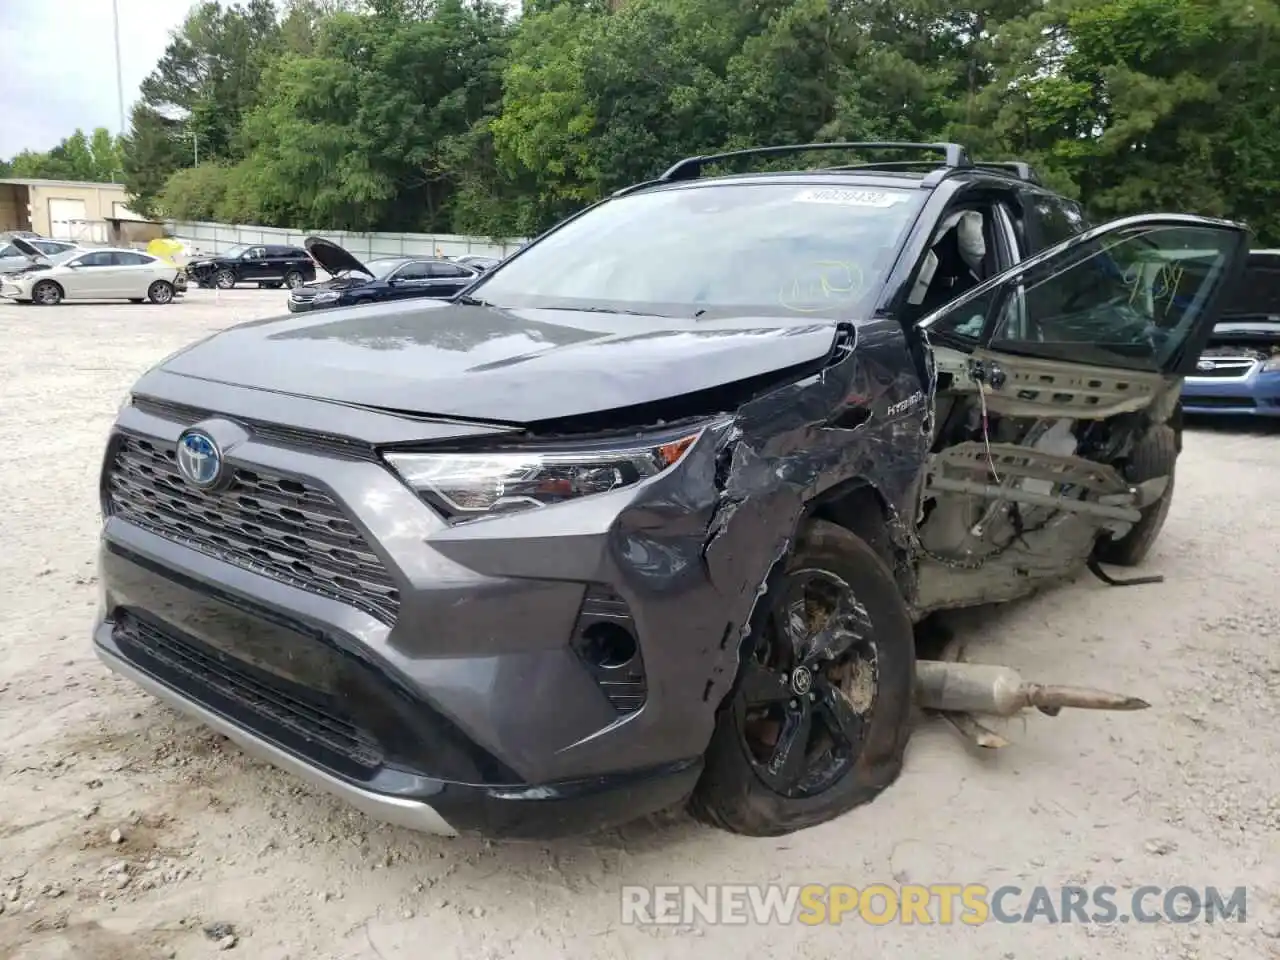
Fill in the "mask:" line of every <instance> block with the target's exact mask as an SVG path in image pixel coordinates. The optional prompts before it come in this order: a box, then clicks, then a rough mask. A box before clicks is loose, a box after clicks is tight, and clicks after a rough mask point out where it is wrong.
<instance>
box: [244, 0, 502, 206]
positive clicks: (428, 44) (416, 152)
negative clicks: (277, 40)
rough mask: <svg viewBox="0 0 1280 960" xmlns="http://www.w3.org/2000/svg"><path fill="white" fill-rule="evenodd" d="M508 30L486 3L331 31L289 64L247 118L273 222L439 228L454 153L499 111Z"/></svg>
mask: <svg viewBox="0 0 1280 960" xmlns="http://www.w3.org/2000/svg"><path fill="white" fill-rule="evenodd" d="M508 30H509V27H508V24H507V22H506V20H505V18H504V17H503V15H502V11H501V8H500V7H499V6H498V5H496V4H491V3H488V2H483V0H479V2H472V3H469V4H465V5H464V4H463V3H462V2H461V0H441V2H440V3H439V4H437V5H436V6H435V7H434V9H433V11H432V15H431V16H430V17H425V18H420V17H416V16H414V17H409V16H406V14H405V11H404V9H403V8H401V7H398V6H394V5H393V6H390V7H387V8H386V9H383V10H382V12H380V13H377V14H373V15H356V14H350V13H338V14H335V15H334V16H332V17H331V18H329V19H328V20H326V21H325V22H324V24H323V26H322V29H321V31H320V34H319V36H318V38H317V40H316V47H315V50H314V52H313V53H312V54H310V55H303V56H299V55H288V56H285V57H283V58H282V59H281V61H280V62H279V63H278V65H277V66H276V68H275V69H274V70H273V72H272V73H271V75H270V77H269V80H268V85H269V86H270V87H271V89H272V91H273V93H272V96H271V98H270V99H268V100H265V101H264V102H263V103H262V104H261V105H260V106H259V107H257V108H256V109H255V110H253V111H252V112H251V113H250V114H249V115H248V117H247V118H246V123H245V127H244V134H245V137H246V142H247V143H248V144H249V145H250V153H249V156H248V158H247V159H246V161H245V166H246V167H247V168H251V169H252V171H253V174H252V182H253V183H254V184H255V187H254V189H255V190H256V191H257V192H258V194H257V195H258V200H259V208H260V209H261V210H262V212H264V213H265V214H267V216H268V217H269V219H270V220H271V222H298V223H308V224H311V223H315V224H321V223H322V224H326V225H332V226H334V227H339V228H345V229H354V230H371V229H374V228H375V227H380V228H382V229H392V230H396V229H399V230H413V229H439V228H440V227H441V226H444V225H445V224H446V223H447V219H448V207H449V199H450V196H451V192H452V187H453V184H454V182H455V181H456V179H457V171H456V170H455V168H453V167H451V166H450V163H449V159H450V158H455V159H456V157H457V151H456V150H454V149H453V147H452V144H453V142H454V140H455V139H456V138H460V137H467V136H468V135H469V134H470V132H471V130H472V128H473V125H474V124H475V123H476V122H477V121H479V120H481V119H482V118H483V117H484V116H485V113H486V110H487V109H488V108H489V106H490V104H492V103H494V102H496V101H497V99H498V95H499V90H500V82H501V70H502V65H503V56H504V54H505V49H506V35H507V32H508Z"/></svg>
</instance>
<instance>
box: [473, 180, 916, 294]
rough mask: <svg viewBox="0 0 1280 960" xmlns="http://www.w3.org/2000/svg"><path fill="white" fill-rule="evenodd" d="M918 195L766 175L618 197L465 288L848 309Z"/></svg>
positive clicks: (866, 289)
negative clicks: (767, 178)
mask: <svg viewBox="0 0 1280 960" xmlns="http://www.w3.org/2000/svg"><path fill="white" fill-rule="evenodd" d="M923 196H924V191H920V190H910V189H879V188H877V189H863V188H856V189H851V188H846V187H829V186H813V185H812V184H803V183H779V182H777V181H772V182H767V183H754V184H732V185H724V184H710V183H709V184H705V185H698V186H693V187H684V188H680V189H674V190H672V189H667V190H654V191H649V192H646V193H639V194H634V195H632V196H624V197H619V198H617V199H615V200H611V201H609V202H607V203H604V204H602V205H600V206H599V207H597V208H595V209H593V210H590V211H588V212H587V213H585V214H584V215H582V216H581V217H579V218H578V219H576V220H573V221H571V222H569V223H567V224H565V225H564V226H563V227H561V228H560V229H558V230H556V231H555V232H554V233H552V234H550V235H549V236H547V237H546V238H544V239H543V240H540V241H539V242H538V243H536V244H534V245H533V246H531V247H529V248H528V249H526V250H524V251H523V252H521V253H520V255H519V256H518V257H515V258H514V259H512V260H508V261H506V262H505V263H503V264H502V265H500V266H499V267H497V268H496V270H495V271H494V272H493V273H491V274H489V275H488V277H487V278H486V279H485V280H483V281H482V282H481V283H480V285H479V286H477V287H474V288H473V289H472V291H471V293H472V295H473V296H475V297H477V298H479V299H482V300H485V301H487V302H489V303H492V304H494V305H497V306H509V307H558V308H564V309H578V310H610V311H614V310H616V311H629V312H635V313H649V314H658V315H663V316H676V317H696V316H702V315H703V314H716V313H725V314H743V313H750V314H754V315H764V316H779V315H782V316H806V315H818V314H823V315H839V316H849V315H856V314H858V313H861V312H864V311H865V310H867V309H868V308H869V306H870V305H871V304H872V303H873V302H874V300H875V297H876V294H877V293H878V292H879V290H880V287H881V284H882V282H883V279H884V276H885V274H886V273H887V271H888V270H889V268H890V267H891V266H892V264H893V261H894V258H895V256H896V254H897V251H898V247H899V245H900V243H901V240H902V236H903V234H904V233H905V232H906V230H907V229H908V227H909V226H910V225H911V222H912V220H913V219H914V217H915V214H916V212H917V211H918V210H919V207H920V204H921V203H922V202H923Z"/></svg>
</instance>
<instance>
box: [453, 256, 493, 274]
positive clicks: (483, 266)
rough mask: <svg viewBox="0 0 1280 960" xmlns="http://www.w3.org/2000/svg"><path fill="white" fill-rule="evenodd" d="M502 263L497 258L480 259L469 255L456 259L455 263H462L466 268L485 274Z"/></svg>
mask: <svg viewBox="0 0 1280 960" xmlns="http://www.w3.org/2000/svg"><path fill="white" fill-rule="evenodd" d="M501 262H502V261H501V260H499V259H498V258H497V257H478V256H473V255H472V254H467V255H466V256H465V257H454V263H460V264H462V265H463V266H464V267H471V268H472V269H473V270H479V271H480V272H481V273H484V272H485V271H486V270H492V269H493V268H494V267H496V266H497V265H498V264H500V263H501Z"/></svg>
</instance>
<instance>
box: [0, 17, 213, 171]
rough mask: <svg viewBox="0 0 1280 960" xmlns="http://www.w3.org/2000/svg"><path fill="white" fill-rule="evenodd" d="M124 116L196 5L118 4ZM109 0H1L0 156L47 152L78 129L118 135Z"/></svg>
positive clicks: (117, 101)
mask: <svg viewBox="0 0 1280 960" xmlns="http://www.w3.org/2000/svg"><path fill="white" fill-rule="evenodd" d="M115 2H116V5H117V8H118V10H119V12H120V60H121V67H122V70H121V73H122V75H123V79H124V103H125V118H126V123H127V122H128V112H129V107H130V106H131V105H132V104H133V102H134V101H135V100H137V99H138V85H139V84H140V83H142V80H143V78H144V77H145V76H146V75H147V74H149V73H150V72H151V70H152V69H153V68H154V67H155V65H156V61H157V60H159V59H160V55H161V54H162V53H164V48H165V46H166V45H167V44H168V42H169V33H170V31H172V30H174V29H175V28H177V27H178V26H180V25H181V23H182V21H183V20H184V19H185V18H186V15H187V11H188V10H190V8H191V7H192V6H193V5H194V3H195V2H196V0H115ZM111 6H112V0H35V2H24V0H0V51H4V53H3V61H4V66H5V70H4V76H5V82H4V87H3V91H2V92H0V118H3V119H0V157H2V158H6V159H7V158H10V157H12V156H13V155H14V154H15V153H19V152H20V151H22V150H48V149H50V148H51V147H55V146H57V145H58V142H59V141H60V140H62V139H63V138H64V137H67V136H70V135H71V134H72V133H73V132H75V129H76V127H80V128H82V129H83V130H84V131H85V133H89V132H91V131H92V130H93V128H94V127H106V128H107V129H108V130H110V131H111V132H112V133H119V132H120V107H119V98H118V97H117V95H116V56H115V44H114V41H113V39H112V18H111Z"/></svg>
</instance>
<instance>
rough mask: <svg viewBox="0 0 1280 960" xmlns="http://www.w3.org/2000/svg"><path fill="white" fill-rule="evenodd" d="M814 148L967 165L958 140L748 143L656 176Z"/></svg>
mask: <svg viewBox="0 0 1280 960" xmlns="http://www.w3.org/2000/svg"><path fill="white" fill-rule="evenodd" d="M814 150H916V151H921V152H929V153H940V154H942V155H943V161H942V166H945V167H969V166H972V164H971V163H970V162H969V155H968V153H966V152H965V149H964V147H962V146H960V144H958V143H902V142H892V141H886V142H883V143H880V142H861V141H858V142H837V143H796V144H789V145H785V146H775V147H751V148H749V149H747V150H730V151H728V152H727V153H712V154H707V155H705V156H698V157H685V158H684V159H683V160H681V161H680V162H679V163H676V164H673V165H672V166H671V167H670V168H668V169H667V170H666V172H664V173H663V174H662V176H660V177H659V178H658V179H659V180H660V181H668V182H669V181H672V180H696V179H697V178H698V175H699V174H700V173H701V172H702V168H703V167H705V166H707V165H708V164H712V163H720V162H721V161H723V160H732V159H736V158H738V157H764V156H776V155H779V154H786V153H809V152H811V151H814Z"/></svg>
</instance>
